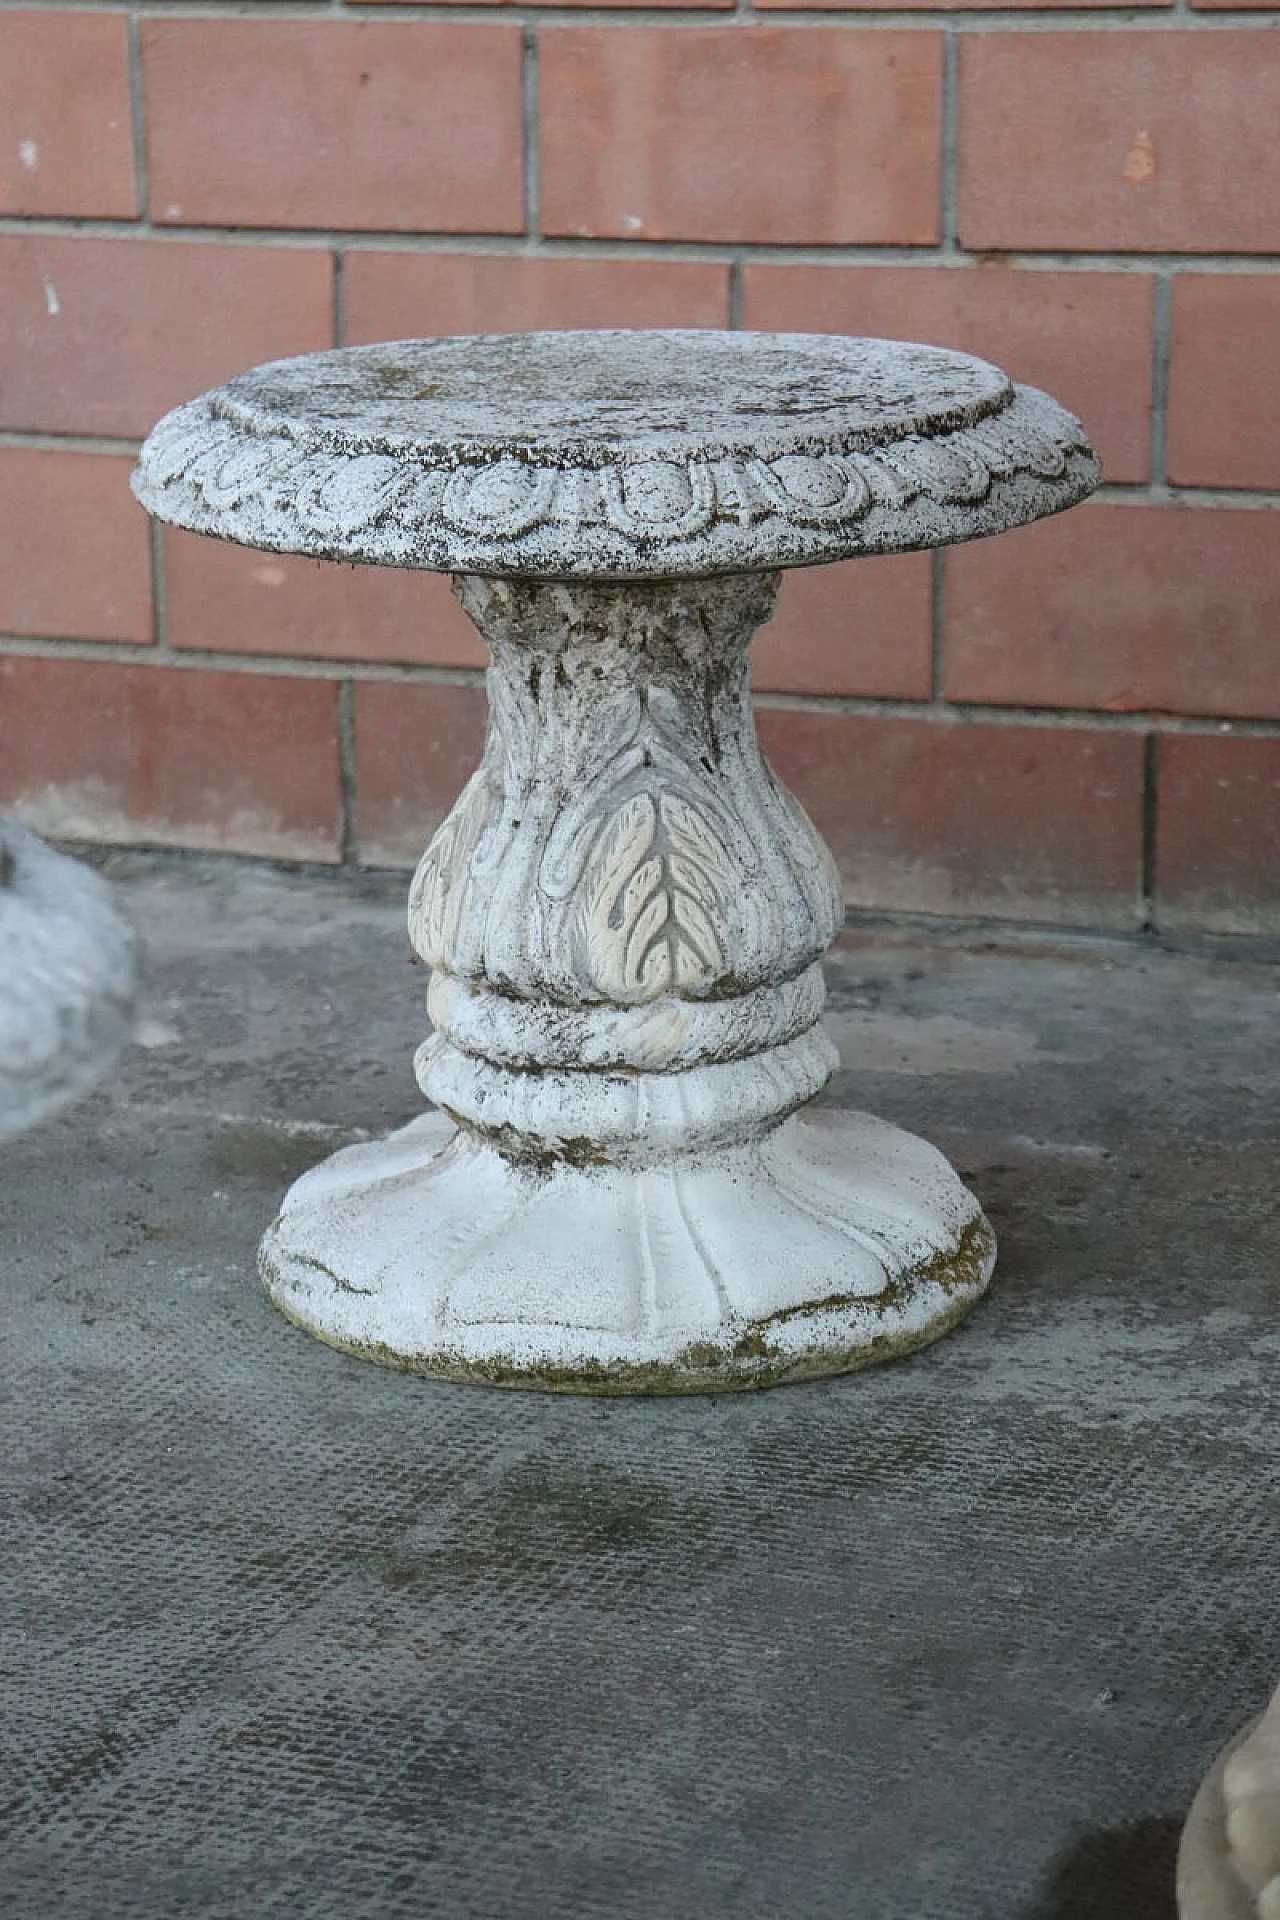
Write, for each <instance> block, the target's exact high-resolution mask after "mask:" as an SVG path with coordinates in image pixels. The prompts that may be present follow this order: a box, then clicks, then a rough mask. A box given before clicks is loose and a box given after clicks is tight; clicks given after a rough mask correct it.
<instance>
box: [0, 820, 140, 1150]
mask: <svg viewBox="0 0 1280 1920" xmlns="http://www.w3.org/2000/svg"><path fill="white" fill-rule="evenodd" d="M133 960H134V939H133V934H132V932H131V931H130V929H129V927H128V926H127V925H126V924H125V922H124V921H123V920H122V919H121V917H120V915H119V914H118V913H117V912H116V911H115V908H114V907H113V906H112V904H111V899H110V894H109V891H108V889H107V887H106V885H105V884H104V883H103V881H102V880H101V879H100V878H99V876H98V875H97V874H96V873H93V872H92V871H91V870H90V869H89V868H88V867H85V866H83V865H81V863H80V862H79V861H77V860H69V859H68V858H67V856H66V855H65V854H61V853H55V852H54V850H53V848H52V847H47V846H45V845H44V843H43V842H42V841H40V840H37V839H36V837H35V835H34V834H32V833H28V832H27V831H26V830H25V828H23V827H20V826H19V825H18V824H17V822H16V821H13V820H0V1140H5V1139H8V1138H10V1137H11V1136H12V1135H14V1134H17V1133H21V1132H23V1131H24V1130H25V1129H26V1128H27V1127H32V1126H35V1125H36V1123H37V1122H38V1121H41V1120H45V1119H49V1118H51V1117H52V1116H53V1115H54V1114H55V1113H58V1112H60V1111H61V1109H62V1108H63V1107H65V1106H68V1105H70V1103H71V1102H72V1101H73V1100H77V1099H79V1097H80V1096H81V1095H82V1094H84V1093H87V1092H88V1091H89V1089H90V1088H91V1087H92V1086H94V1085H95V1084H96V1083H97V1081H99V1080H100V1079H101V1078H102V1076H103V1075H104V1074H105V1073H106V1072H107V1070H108V1068H109V1067H110V1066H111V1063H112V1062H113V1060H114V1059H115V1057H116V1055H117V1053H118V1052H119V1051H120V1048H121V1047H122V1046H123V1045H124V1043H125V1041H126V1040H127V1039H128V1037H129V1034H130V1031H131V1029H132V1025H133V971H134V969H133Z"/></svg>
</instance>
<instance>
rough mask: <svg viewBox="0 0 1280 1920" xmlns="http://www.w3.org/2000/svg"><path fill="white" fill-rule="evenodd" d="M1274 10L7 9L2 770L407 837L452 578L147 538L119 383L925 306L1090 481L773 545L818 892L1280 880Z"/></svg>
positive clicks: (152, 834)
mask: <svg viewBox="0 0 1280 1920" xmlns="http://www.w3.org/2000/svg"><path fill="white" fill-rule="evenodd" d="M1277 28H1280V6H1278V10H1277V11H1269V10H1268V8H1267V6H1266V5H1265V4H1264V5H1262V6H1253V7H1240V8H1238V9H1236V10H1231V11H1227V10H1224V9H1223V8H1222V7H1221V6H1220V5H1215V4H1214V0H1205V3H1204V4H1203V5H1200V6H1193V5H1188V4H1186V0H1166V3H1165V4H1161V0H1146V4H1143V5H1139V6H1133V7H1129V8H1126V9H1125V10H1124V11H1123V12H1122V11H1119V10H1117V9H1111V8H1109V7H1108V6H1107V4H1106V0H1086V4H1078V5H1076V6H1073V7H1071V8H1070V9H1069V10H1067V9H1065V8H1062V7H1059V8H1058V10H1057V11H1056V12H1055V11H1054V10H1053V8H1052V7H1046V6H1037V5H1034V4H1024V5H1022V6H1019V5H1017V4H1013V5H1009V6H1007V7H1004V8H1002V9H1000V10H999V11H995V10H990V9H988V10H979V9H977V8H974V9H968V8H965V7H964V6H963V5H960V6H952V5H947V4H945V3H944V4H942V5H935V6H929V5H926V4H921V0H901V4H900V5H899V6H897V7H890V8H883V7H878V6H877V7H873V6H869V5H863V4H860V0H832V4H830V5H829V6H828V7H826V8H813V7H805V8H804V9H803V10H799V9H797V8H795V7H792V6H789V5H788V4H787V0H757V5H756V6H755V8H754V9H753V8H752V7H751V5H750V4H747V0H742V4H739V5H737V6H736V7H735V6H733V5H731V4H728V0H726V3H725V4H722V5H720V6H716V5H714V4H712V5H706V6H702V7H699V8H698V9H696V10H694V9H686V10H681V8H680V6H679V5H678V0H677V4H670V0H667V3H666V4H663V3H662V0H659V4H653V5H650V6H649V7H647V8H646V9H645V10H644V11H639V10H634V9H632V10H628V9H627V8H626V7H625V6H624V5H605V6H597V5H584V6H575V5H574V4H572V0H569V3H568V4H564V5H561V6H560V7H559V8H557V9H556V10H555V11H550V10H546V11H542V10H539V9H537V8H535V7H531V6H521V7H516V8H508V7H506V6H504V5H501V4H498V5H493V6H490V7H487V8H486V7H481V6H470V5H468V6H466V7H462V6H459V7H452V6H450V5H449V4H447V3H446V4H438V5H430V6H422V5H416V4H414V5H400V4H396V3H395V0H387V3H386V4H372V5H370V4H361V3H360V0H351V3H350V4H343V0H337V3H336V4H334V5H330V4H327V0H324V3H323V4H322V3H321V0H316V3H315V4H309V3H308V0H290V4H288V5H284V4H280V5H277V4H274V0H256V3H254V0H250V3H249V4H245V5H241V6H239V7H236V6H232V5H218V4H209V5H202V4H201V3H200V0H193V4H190V5H185V6H183V7H181V8H179V7H176V6H175V7H170V6H168V5H163V4H147V5H142V6H137V7H134V8H132V9H130V8H124V7H122V8H119V9H114V8H112V7H111V5H110V0H107V5H106V6H104V7H103V8H101V9H99V10H95V11H93V12H85V11H79V10H76V9H74V8H61V7H57V6H42V7H40V8H38V9H32V8H27V9H13V8H0V801H6V802H8V803H10V804H14V805H17V806H18V807H19V808H20V809H21V811H22V812H23V813H24V814H25V815H26V816H27V817H28V818H30V819H31V820H33V821H34V822H35V823H36V824H37V825H42V826H44V827H46V828H48V829H50V830H52V831H55V832H63V833H66V834H68V835H73V836H86V837H91V838H98V839H105V840H130V839H133V840H144V841H159V842H164V843H170V844H181V845H188V846H201V847H224V848H232V849H239V850H244V851H250V852H262V853H267V854H272V855H284V856H293V857H298V858H304V859H316V860H330V861H336V860H339V859H342V858H346V859H357V860H361V861H365V862H370V863H389V864H400V863H407V862H409V861H411V860H412V859H413V857H414V856H415V855H416V853H417V852H418V850H419V848H420V846H421V844H422V842H423V840H424V838H425V836H426V834H427V832H428V831H429V830H430V828H431V827H432V825H433V824H434V823H435V821H436V820H438V819H439V817H440V815H441V813H442V811H443V810H444V809H445V807H446V806H447V805H448V803H449V801H450V799H451V797H452V795H453V793H454V791H455V790H456V788H457V786H458V784H459V783H460V781H461V779H462V777H463V775H464V774H465V772H466V770H467V768H468V766H469V764H470V762H471V761H472V760H473V758H474V756H475V754H476V752H477V750H478V747H479V742H480V735H481V724H482V711H483V708H482V694H481V691H480V687H479V668H480V663H481V655H480V651H479V648H478V645H477V642H476V640H475V638H474V636H473V635H472V633H471V631H470V629H469V628H468V626H467V623H466V622H465V620H464V619H463V617H462V615H461V614H460V613H459V611H458V610H457V608H456V607H455V605H454V604H453V602H452V601H451V599H450V597H449V594H448V591H447V587H446V586H445V583H444V582H442V581H440V580H437V579H434V578H433V577H431V576H427V575H420V576H415V575H401V574H390V573H381V572H365V573H360V572H352V571H347V570H342V569H339V568H336V567H321V566H317V565H314V564H312V563H308V562H303V561H300V560H281V559H277V558H275V557H273V556H270V555H263V554H255V553H247V552H241V551H239V550H236V549H233V548H229V547H222V546H218V545H216V544H214V543H211V542H204V541H199V540H196V539H193V538H191V537H189V536H187V535H183V534H173V533H165V534H163V535H162V534H160V533H158V532H156V533H150V532H149V530H148V528H147V525H146V522H145V520H144V518H143V516H142V514H141V513H140V512H139V511H138V510H137V509H136V508H135V507H134V506H133V504H132V502H131V500H130V498H129V495H128V492H127V488H126V480H127V476H128V472H129V468H130V464H131V456H132V453H133V450H134V448H135V447H136V445H137V442H138V440H139V439H140V437H141V436H142V435H143V434H144V433H145V432H146V431H147V429H148V428H149V427H150V426H151V425H152V424H153V422H154V421H155V419H156V418H157V416H158V415H159V414H160V413H162V412H163V411H164V410H165V409H166V408H168V407H170V406H172V405H174V404H175V403H176V402H178V401H179V400H182V399H184V398H187V397H188V396H190V395H192V394H194V393H196V392H198V391H200V390H201V389H203V388H205V387H207V386H209V385H211V384H213V383H215V382H217V381H220V380H223V379H225V378H227V377H228V376H230V375H231V374H234V373H236V372H238V371H240V370H241V369H242V368H244V367H246V366H249V365H251V364H252V363H253V362H255V361H259V360H264V359H268V358H271V357H273V356H276V355H280V354H286V353H297V352H303V351H306V350H309V349H312V348H317V347H322V346H327V345H329V344H331V343H333V342H343V341H351V342H355V341H366V340H376V339H379V338H387V337H397V336H403V335H406V334H414V333H444V332H451V331H466V330H486V331H496V330H501V329H504V328H519V327H529V326H556V325H610V326H615V325H642V326H663V325H694V326H725V325H732V326H748V327H788V328H804V329H815V330H834V331H848V332H866V333H884V334H898V335H905V336H908V337H912V338H916V339H925V340H935V341H940V342H944V343H950V344H954V345H958V346H961V347H965V348H969V349H971V350H974V351H977V352H979V353H982V354H986V355H988V356H990V357H991V358H993V359H995V360H997V361H1000V362H1001V363H1003V364H1004V365H1005V366H1007V367H1008V368H1009V370H1010V371H1011V372H1012V373H1013V374H1015V375H1016V376H1019V377H1021V378H1023V379H1028V380H1031V381H1033V382H1038V383H1040V384H1043V385H1045V386H1047V387H1049V388H1051V389H1052V391H1053V392H1054V393H1056V394H1057V395H1058V396H1059V397H1060V398H1061V399H1063V400H1064V401H1066V402H1067V403H1068V404H1069V405H1070V406H1072V407H1073V408H1075V409H1076V410H1077V411H1078V412H1079V413H1080V414H1081V415H1082V416H1083V418H1084V419H1085V421H1086V422H1087V424H1088V426H1089V427H1090V428H1091V429H1092V432H1093V434H1094V437H1095V439H1096V441H1097V444H1098V446H1099V449H1100V450H1101V452H1102V455H1103V459H1104V462H1105V465H1106V470H1107V477H1108V485H1107V487H1106V488H1105V490H1104V493H1103V495H1102V497H1101V498H1100V500H1099V501H1098V502H1097V503H1096V504H1093V505H1090V506H1087V507H1084V508H1082V509H1080V510H1079V511H1077V512H1076V513H1073V514H1070V515H1068V516H1066V517H1065V518H1064V519H1062V520H1057V521H1052V522H1049V523H1047V524H1045V525H1043V526H1040V527H1035V528H1031V529H1028V530H1026V531H1023V532H1020V533H1015V534H1011V535H1008V536H1006V537H1004V538H1002V539H999V540H993V541H986V542H982V543H980V544H979V545H976V546H972V547H967V548H961V549H957V550H953V551H952V552H950V553H948V554H947V555H945V556H939V557H937V558H930V557H929V556H920V555H911V556H907V557H905V558H899V559H887V560H874V561H865V562H861V563H857V566H856V571H854V570H851V569H850V568H848V567H845V568H829V569H822V570H818V571H815V572H813V573H810V574H803V573H802V574H793V575H792V576H791V577H790V578H789V580H788V582H787V584H786V586H785V587H784V592H783V602H782V608H781V612H780V614H779V618H778V620H777V622H776V624H775V625H774V626H773V627H772V628H770V629H769V630H768V631H766V633H765V634H764V635H763V636H762V638H761V640H760V642H759V644H758V647H757V651H756V683H757V687H758V689H759V691H760V707H761V731H762V735H763V737H764V740H765V744H766V748H767V751H768V752H769V753H770V755H771V756H772V757H773V759H774V761H775V762H776V764H777V765H778V767H779V770H780V771H781V772H782V773H783V775H784V777H786V778H787V779H788V780H789V781H790V782H791V783H792V784H793V785H794V786H795V788H796V789H797V790H798V791H799V793H800V794H801V795H802V797H803V798H804V800H805V802H806V804H807V805H808V806H809V807H810V809H811V810H812V812H813V813H814V815H815V817H816V818H817V819H818V821H819V823H820V824H821V826H822V827H823V829H824V830H825V831H826V833H827V834H828V835H829V837H830V839H831V841H832V843H833V845H834V846H835V848H836V851H837V853H838V854H839V857H840V860H841V863H842V866H843V868H844V871H845V873H846V875H847V879H848V888H849V895H850V898H851V899H852V900H854V901H857V902H860V903H864V904H871V905H879V906H886V907H901V908H907V909H921V910H925V911H944V912H960V913H969V912H974V913H980V914H991V915H996V916H1014V917H1018V918H1029V919H1034V920H1041V921H1051V922H1059V923H1066V924H1075V925H1097V924H1103V925H1108V926H1116V927H1131V926H1135V925H1139V924H1148V925H1156V926H1159V927H1184V928H1185V927H1193V928H1195V927H1198V928H1209V929H1219V930H1225V931H1237V932H1238V931H1244V932H1250V931H1259V930H1264V931H1265V930H1268V929H1271V930H1274V929H1276V928H1277V926H1278V925H1280V901H1278V896H1280V887H1277V874H1278V871H1280V674H1278V673H1277V669H1276V660H1277V644H1276V642H1277V631H1278V629H1280V517H1277V515H1276V512H1275V509H1276V507H1277V506H1278V505H1280V351H1278V342H1280V134H1278V130H1280V32H1278V31H1277Z"/></svg>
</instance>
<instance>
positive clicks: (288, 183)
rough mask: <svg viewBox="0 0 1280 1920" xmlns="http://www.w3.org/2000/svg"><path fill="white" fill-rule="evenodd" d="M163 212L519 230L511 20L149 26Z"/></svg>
mask: <svg viewBox="0 0 1280 1920" xmlns="http://www.w3.org/2000/svg"><path fill="white" fill-rule="evenodd" d="M142 48H143V59H144V70H145V74H146V100H147V153H148V161H149V166H150V173H151V200H152V207H153V217H154V218H155V219H157V220H161V221H174V220H180V221H182V222H184V223H185V224H187V225H191V224H196V225H201V224H215V225H223V224H227V225H230V224H235V225H239V226H250V227H326V228H330V227H347V228H352V227H358V228H370V229H373V228H379V229H381V228H388V229H393V230H400V229H403V230H405V231H409V232H420V231H423V230H427V231H431V230H434V231H436V232H442V233H468V232H476V233H480V232H484V233H518V232H519V231H520V230H521V229H522V228H523V226H524V135H523V130H522V129H523V79H522V70H523V45H522V34H521V29H520V28H519V27H518V26H515V25H508V24H505V23H504V24H502V25H489V24H488V23H484V24H480V25H476V24H475V23H473V22H467V23H465V24H464V23H461V22H457V23H455V22H453V21H423V20H415V21H412V22H408V21H385V20H377V21H373V20H360V21H346V20H332V19H331V20H280V19H276V20H225V19H224V20H190V19H188V20H157V19H150V20H144V22H143V24H142Z"/></svg>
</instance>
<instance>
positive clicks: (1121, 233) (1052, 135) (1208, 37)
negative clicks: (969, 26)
mask: <svg viewBox="0 0 1280 1920" xmlns="http://www.w3.org/2000/svg"><path fill="white" fill-rule="evenodd" d="M1278 122H1280V37H1277V36H1276V35H1275V34H1272V33H1267V32H1265V31H1250V30H1248V29H1244V30H1242V31H1237V32H1231V31H1227V32H1222V33H1203V32H1194V31H1182V30H1174V31H1170V32H1168V33H1129V32H1116V33H1112V32H1106V33H1089V32H1081V33H1034V34H1031V33H1007V34H1005V33H980V34H966V35H965V36H964V38H963V41H962V45H961V55H960V187H959V232H960V239H961V241H962V243H963V244H964V245H965V246H966V247H973V248H977V249H983V248H991V247H994V248H1000V247H1065V248H1077V247H1078V248H1085V249H1090V248H1094V249H1097V248H1116V249H1132V250H1134V251H1141V250H1144V249H1147V250H1150V249H1163V250H1167V251H1171V252H1212V253H1256V252H1268V251H1273V250H1276V249H1280V143H1278V142H1277V141H1276V139H1275V137H1274V129H1275V127H1276V125H1277V123H1278ZM1098 350H1099V352H1103V351H1105V342H1103V341H1099V342H1098Z"/></svg>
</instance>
